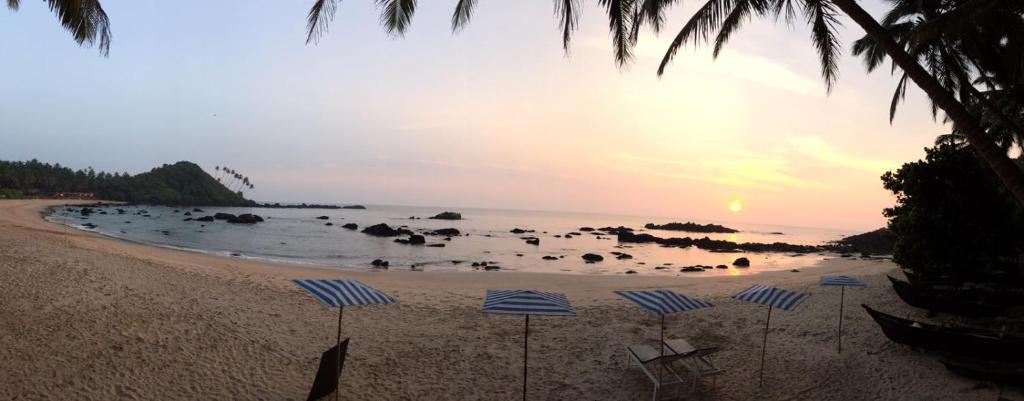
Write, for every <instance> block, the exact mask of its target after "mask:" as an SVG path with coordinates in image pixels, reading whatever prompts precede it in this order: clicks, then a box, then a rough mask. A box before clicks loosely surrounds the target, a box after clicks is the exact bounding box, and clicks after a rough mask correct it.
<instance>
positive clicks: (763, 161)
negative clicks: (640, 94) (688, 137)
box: [608, 136, 899, 191]
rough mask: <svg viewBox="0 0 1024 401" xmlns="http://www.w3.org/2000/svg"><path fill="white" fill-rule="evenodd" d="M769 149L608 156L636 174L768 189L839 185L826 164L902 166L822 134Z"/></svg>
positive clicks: (867, 167) (859, 167)
mask: <svg viewBox="0 0 1024 401" xmlns="http://www.w3.org/2000/svg"><path fill="white" fill-rule="evenodd" d="M765 149H766V151H764V152H761V151H750V150H745V149H742V148H729V149H726V150H720V151H715V152H714V153H713V154H714V156H709V153H708V152H707V151H704V152H700V153H698V155H697V156H692V155H690V156H686V157H681V158H680V159H667V158H658V157H648V156H639V155H635V154H631V153H625V152H616V153H609V154H608V157H610V158H611V159H612V160H613V163H611V167H612V168H614V169H617V170H620V171H626V172H629V173H633V174H642V175H649V176H655V177H662V178H676V179H683V180H693V181H702V182H710V183H715V184H720V185H725V186H730V187H738V188H752V189H761V190H767V191H783V190H787V189H818V190H835V189H837V187H836V186H835V185H833V182H834V181H835V180H834V173H833V172H830V173H828V174H826V173H823V172H822V171H821V169H822V167H829V168H840V169H847V170H859V171H869V172H872V173H881V172H885V171H888V170H891V169H893V168H895V167H896V166H898V165H899V163H896V162H889V161H884V160H874V159H865V158H859V157H855V156H851V155H848V154H845V153H843V152H842V151H841V150H840V149H838V148H836V147H834V146H832V145H831V144H829V143H828V142H826V141H825V140H824V139H822V138H820V137H817V136H802V137H790V138H788V139H787V140H786V142H784V143H782V144H778V145H774V146H769V147H767V148H765ZM856 174H861V173H856Z"/></svg>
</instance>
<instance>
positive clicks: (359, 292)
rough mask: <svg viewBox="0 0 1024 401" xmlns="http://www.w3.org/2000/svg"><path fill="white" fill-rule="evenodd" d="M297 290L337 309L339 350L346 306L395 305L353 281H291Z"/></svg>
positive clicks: (392, 300) (339, 359) (386, 297)
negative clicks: (303, 291)
mask: <svg viewBox="0 0 1024 401" xmlns="http://www.w3.org/2000/svg"><path fill="white" fill-rule="evenodd" d="M292 282H294V283H295V284H296V285H298V286H299V288H302V289H304V290H306V291H307V292H309V293H310V294H313V296H314V297H316V298H317V299H319V300H320V301H321V302H323V303H324V304H326V305H327V306H329V307H332V308H338V336H337V347H338V349H339V350H340V349H341V319H342V317H343V316H344V311H345V307H346V306H356V305H376V304H391V303H395V302H396V301H395V299H394V298H391V297H390V296H388V295H387V294H384V293H383V292H380V291H378V290H376V289H374V288H373V287H370V286H368V285H366V284H363V283H360V282H358V281H355V280H292ZM337 355H338V356H337V364H336V368H337V370H336V372H338V375H341V352H338V353H337ZM337 379H338V378H334V380H335V383H334V384H335V393H334V394H335V395H334V399H335V400H337V399H338V391H337Z"/></svg>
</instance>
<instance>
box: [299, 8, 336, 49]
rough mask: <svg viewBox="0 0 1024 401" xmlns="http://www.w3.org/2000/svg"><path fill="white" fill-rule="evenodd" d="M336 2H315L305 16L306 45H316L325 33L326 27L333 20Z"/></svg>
mask: <svg viewBox="0 0 1024 401" xmlns="http://www.w3.org/2000/svg"><path fill="white" fill-rule="evenodd" d="M337 9H338V0H316V1H315V2H313V7H311V8H310V9H309V14H308V15H307V16H306V44H307V45H308V44H310V43H314V44H315V43H317V42H318V41H319V40H320V37H321V36H323V35H324V34H325V33H327V25H328V24H330V22H331V20H333V19H334V12H335V11H337Z"/></svg>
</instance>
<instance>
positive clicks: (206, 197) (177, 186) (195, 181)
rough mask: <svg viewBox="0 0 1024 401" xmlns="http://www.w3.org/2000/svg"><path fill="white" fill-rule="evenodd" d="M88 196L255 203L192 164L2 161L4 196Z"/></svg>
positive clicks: (0, 187)
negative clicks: (123, 169)
mask: <svg viewBox="0 0 1024 401" xmlns="http://www.w3.org/2000/svg"><path fill="white" fill-rule="evenodd" d="M63 193H88V194H91V195H92V196H94V197H95V198H97V199H105V200H113V201H124V202H130V203H146V204H160V205H207V206H249V205H253V204H254V203H253V202H252V201H250V200H248V199H245V198H244V197H243V196H242V195H241V194H240V193H239V192H237V191H233V190H231V189H229V188H228V187H226V186H224V185H223V184H221V183H219V182H217V180H215V179H214V178H213V177H211V176H210V175H209V174H207V173H206V172H205V171H203V169H202V168H200V167H199V166H197V165H196V164H194V163H191V162H186V161H182V162H178V163H175V164H165V165H163V166H160V167H157V168H154V169H152V170H150V171H148V172H145V173H141V174H137V175H134V176H133V175H129V174H128V173H113V174H110V173H107V172H96V171H95V170H93V169H92V168H91V167H90V168H86V169H81V170H72V169H70V168H68V167H64V166H61V165H60V164H52V165H51V164H49V163H43V162H40V161H38V160H34V159H33V160H30V161H26V162H10V161H0V198H4V199H7V198H16V197H24V196H32V197H51V196H57V195H59V194H63Z"/></svg>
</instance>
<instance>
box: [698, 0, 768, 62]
mask: <svg viewBox="0 0 1024 401" xmlns="http://www.w3.org/2000/svg"><path fill="white" fill-rule="evenodd" d="M766 7H767V4H766V3H765V1H764V0H737V1H736V4H735V5H733V8H732V12H730V13H729V16H728V17H725V19H724V20H722V25H721V26H720V27H719V28H718V35H717V36H716V37H715V48H714V51H712V53H711V57H713V58H718V54H719V53H721V52H722V47H724V46H725V43H726V42H728V41H729V36H731V35H732V34H733V32H736V30H738V29H739V28H740V26H741V25H743V23H744V22H746V20H747V19H749V18H750V14H751V12H754V13H758V14H764V12H765V11H766Z"/></svg>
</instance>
